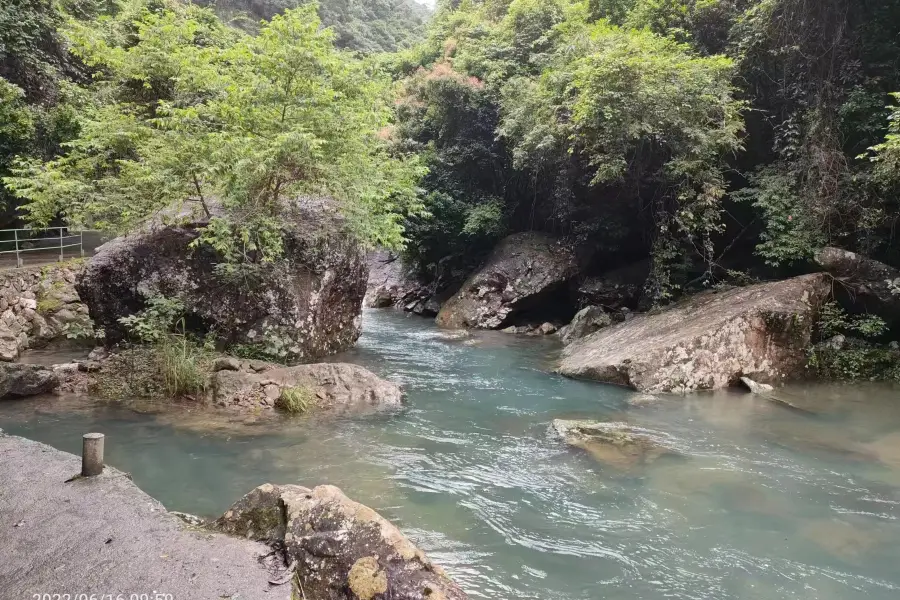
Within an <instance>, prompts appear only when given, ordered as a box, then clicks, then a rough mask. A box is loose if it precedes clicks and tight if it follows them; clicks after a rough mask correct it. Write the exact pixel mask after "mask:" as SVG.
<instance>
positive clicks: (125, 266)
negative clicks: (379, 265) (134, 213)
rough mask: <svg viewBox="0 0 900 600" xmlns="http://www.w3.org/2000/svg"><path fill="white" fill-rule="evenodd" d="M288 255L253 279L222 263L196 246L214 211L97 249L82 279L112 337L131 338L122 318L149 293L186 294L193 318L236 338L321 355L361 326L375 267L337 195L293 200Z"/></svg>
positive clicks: (298, 355) (294, 353) (276, 351)
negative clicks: (222, 268) (226, 271)
mask: <svg viewBox="0 0 900 600" xmlns="http://www.w3.org/2000/svg"><path fill="white" fill-rule="evenodd" d="M283 221H284V223H286V228H287V229H286V231H285V239H284V247H285V253H284V255H283V256H282V257H281V258H280V259H278V260H277V261H275V262H273V263H268V264H260V265H257V266H256V268H255V270H254V272H253V273H252V274H251V276H250V277H249V278H243V277H223V276H222V275H221V274H220V273H218V272H216V265H217V264H218V263H221V262H222V259H221V257H220V256H219V255H218V254H217V253H216V252H215V251H213V250H212V249H211V248H210V247H208V246H202V245H201V246H199V247H197V248H191V247H190V245H191V243H192V242H194V240H196V239H197V238H198V236H199V230H200V229H201V228H202V227H203V226H205V225H206V224H207V223H208V219H207V218H206V217H196V216H194V215H187V216H185V217H184V218H183V219H179V220H178V221H177V222H178V225H161V224H158V223H157V224H154V225H151V226H148V227H147V228H145V229H143V230H140V231H137V232H135V233H132V234H129V235H127V236H124V237H119V238H116V239H114V240H112V241H111V242H108V243H106V244H104V245H103V246H101V247H100V248H98V249H97V253H96V255H95V256H94V257H93V258H92V259H91V260H90V262H89V263H88V265H87V266H86V268H85V270H84V273H83V274H82V276H81V278H80V280H79V282H78V293H79V295H80V296H81V298H82V300H83V301H84V302H85V303H86V304H87V305H88V307H89V309H90V314H91V317H92V318H93V319H94V322H95V324H96V326H97V327H101V328H103V330H104V331H105V332H106V339H107V342H108V343H115V342H117V341H119V340H121V339H123V338H124V337H125V334H126V330H125V328H124V326H123V325H122V324H121V322H120V319H121V318H122V317H126V316H129V315H132V314H134V313H136V312H138V311H140V310H141V309H142V308H144V306H145V303H146V301H147V299H148V298H150V297H153V296H165V297H168V298H176V299H178V300H180V301H181V303H182V304H183V305H184V306H185V307H186V309H187V311H188V314H187V315H186V317H187V318H186V321H185V322H186V323H187V324H188V327H190V328H194V329H199V330H200V333H204V332H206V331H215V332H216V334H217V335H218V336H220V339H224V341H226V342H229V343H242V344H258V345H259V347H260V349H261V350H263V351H264V352H266V353H268V354H271V355H273V356H277V357H280V358H284V359H291V360H298V359H303V360H313V359H316V358H319V357H322V356H326V355H329V354H333V353H335V352H338V351H340V350H344V349H346V348H348V347H349V346H351V345H352V344H353V343H354V342H355V341H356V339H357V338H358V337H359V334H360V324H361V318H360V314H361V307H362V300H363V295H364V294H365V291H366V275H367V268H366V263H365V255H364V253H363V251H362V250H361V248H360V246H359V244H357V242H356V241H355V240H354V239H353V238H352V236H351V235H350V234H349V233H348V232H347V230H346V226H345V224H344V222H343V220H342V219H341V218H340V217H339V216H338V215H337V213H336V212H335V211H334V209H333V208H332V207H331V206H330V204H329V202H327V201H325V200H318V199H309V198H306V199H301V200H299V201H297V202H296V203H295V204H294V205H292V206H291V207H289V208H286V209H285V211H284V216H283Z"/></svg>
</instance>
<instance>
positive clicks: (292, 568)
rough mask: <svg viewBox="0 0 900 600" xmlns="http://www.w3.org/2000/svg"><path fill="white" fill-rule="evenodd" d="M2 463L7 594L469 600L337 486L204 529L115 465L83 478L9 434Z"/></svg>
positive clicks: (69, 459) (271, 488)
mask: <svg viewBox="0 0 900 600" xmlns="http://www.w3.org/2000/svg"><path fill="white" fill-rule="evenodd" d="M0 457H2V460H0V480H2V481H4V482H5V485H4V486H3V489H2V490H0V527H3V529H4V531H6V532H7V534H6V535H5V536H4V543H3V544H2V545H0V582H2V583H3V592H4V594H6V595H5V596H4V597H9V598H18V597H23V598H25V597H29V598H30V597H31V595H32V594H44V593H49V594H56V593H68V594H71V595H72V596H73V597H74V596H75V595H76V594H82V593H85V594H87V595H88V596H90V595H91V594H96V595H97V596H100V595H101V594H102V595H106V594H112V596H113V597H115V596H117V595H119V594H124V595H130V594H138V595H140V594H148V595H149V596H150V597H151V598H152V597H155V596H154V594H162V595H163V596H160V597H162V598H165V599H166V600H175V599H181V598H230V599H232V600H237V599H238V598H240V599H242V600H256V599H258V600H262V599H266V600H271V599H278V598H284V599H285V600H287V599H289V598H297V597H303V598H307V599H308V600H326V599H328V600H387V599H388V598H390V599H391V600H435V599H440V598H443V599H445V600H464V599H465V598H466V597H467V596H466V595H465V593H464V592H462V590H460V589H459V587H458V586H456V585H455V584H454V583H453V582H452V581H451V580H450V579H449V578H448V577H447V576H446V575H445V574H444V572H443V571H442V570H441V569H440V568H439V567H437V566H436V565H434V564H433V563H431V561H429V560H428V558H427V557H426V556H425V555H424V554H423V553H422V551H421V550H419V549H418V548H416V547H415V546H414V545H413V544H412V543H411V542H410V541H409V540H408V539H407V538H406V537H405V536H404V535H403V534H402V533H401V532H400V531H399V530H398V529H397V528H396V527H394V526H393V525H392V524H390V523H389V522H388V521H387V520H385V519H384V518H383V517H381V516H380V515H378V514H377V513H376V512H375V511H373V510H372V509H370V508H368V507H366V506H363V505H361V504H359V503H356V502H354V501H352V500H350V499H349V498H347V497H346V496H345V495H344V494H343V493H342V492H341V491H340V490H339V489H337V488H335V487H333V486H321V487H317V488H315V489H311V490H310V489H307V488H302V487H300V486H275V485H271V484H266V485H264V486H261V487H259V488H257V489H256V490H254V491H253V492H251V493H250V494H248V495H247V496H246V497H245V498H243V499H241V500H240V501H239V502H238V503H236V504H235V505H234V506H233V507H232V508H231V509H230V510H229V511H228V512H226V513H225V514H224V515H222V517H221V518H220V519H218V520H216V521H214V522H210V523H209V524H205V523H204V521H203V520H202V519H199V518H188V519H185V516H184V515H181V516H179V515H176V514H175V513H170V512H168V511H167V510H166V509H165V507H163V506H162V505H161V504H160V503H159V502H157V501H156V500H154V499H153V498H151V497H149V496H148V495H147V494H145V493H144V492H143V491H141V490H140V489H139V488H138V487H137V486H136V485H135V484H134V483H133V482H132V481H131V478H130V477H129V476H128V475H127V474H126V473H122V472H120V471H117V470H115V469H113V468H111V467H106V469H105V470H104V472H103V474H101V475H100V476H97V477H92V478H79V477H76V475H77V473H78V472H79V470H80V461H79V459H78V457H76V456H73V455H71V454H67V453H65V452H60V451H58V450H55V449H53V448H51V447H49V446H46V445H43V444H39V443H37V442H32V441H30V440H26V439H24V438H19V437H14V436H9V435H5V434H3V433H2V432H0ZM188 517H189V516H188ZM311 532H312V533H311ZM36 548H40V552H41V556H42V560H41V561H34V560H33V556H34V551H35V549H36Z"/></svg>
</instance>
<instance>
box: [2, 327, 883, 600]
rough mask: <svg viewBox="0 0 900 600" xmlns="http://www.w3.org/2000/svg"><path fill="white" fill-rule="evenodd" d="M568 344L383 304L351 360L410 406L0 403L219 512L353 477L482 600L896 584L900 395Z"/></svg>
mask: <svg viewBox="0 0 900 600" xmlns="http://www.w3.org/2000/svg"><path fill="white" fill-rule="evenodd" d="M558 352H559V346H558V343H557V342H556V341H555V340H553V339H550V338H527V337H517V336H510V335H507V334H502V333H483V334H480V333H473V334H470V335H457V334H448V333H446V332H442V331H440V330H438V329H436V328H435V327H434V325H433V324H432V323H431V322H429V321H426V320H423V319H420V318H417V317H413V316H408V315H405V314H402V313H398V312H394V311H390V310H388V311H367V312H366V314H365V316H364V334H363V337H362V338H361V339H360V341H359V344H358V347H357V348H356V349H355V350H354V351H352V352H349V353H347V354H345V355H343V356H341V357H340V359H341V360H346V361H352V362H356V363H359V364H362V365H365V366H367V367H368V368H370V369H372V370H373V371H375V372H377V373H378V374H380V375H382V376H384V377H387V378H389V379H392V380H394V381H397V382H398V383H401V384H403V385H404V387H405V389H406V392H407V407H406V408H405V409H404V410H403V411H400V412H395V413H387V414H373V415H366V416H358V417H355V418H339V419H321V418H315V417H275V418H270V417H261V418H259V419H256V420H249V421H234V420H229V419H226V418H223V417H222V416H221V415H218V416H216V415H214V416H213V417H210V415H209V414H208V413H207V412H205V411H197V410H192V409H191V408H190V407H181V408H180V409H179V410H177V411H169V410H165V411H159V410H158V409H154V408H153V407H146V408H145V409H144V412H135V411H134V410H131V409H129V408H126V407H124V406H120V405H117V404H115V403H108V402H99V401H93V400H91V399H88V398H77V397H58V396H54V397H46V398H38V399H28V400H22V401H4V402H2V403H0V428H2V429H3V430H4V431H6V432H8V433H12V434H16V435H22V436H25V437H28V438H31V439H35V440H38V441H41V442H45V443H48V444H50V445H52V446H55V447H57V448H60V449H62V450H66V451H69V452H75V453H77V452H78V451H79V450H80V436H81V434H83V433H86V432H88V431H102V432H104V433H106V435H107V442H106V445H107V462H108V463H110V464H112V465H113V466H115V467H117V468H119V469H121V470H123V471H127V472H130V473H131V474H132V476H133V478H134V481H135V482H136V483H137V484H138V485H139V486H140V487H141V488H142V489H144V490H145V491H146V492H148V493H149V494H150V495H152V496H154V497H155V498H157V499H159V500H160V501H161V502H162V503H163V504H165V505H166V506H167V507H168V508H169V509H170V510H179V511H185V512H191V513H196V514H200V515H204V516H215V515H217V514H219V513H221V512H223V511H224V510H225V509H226V508H227V507H228V506H229V505H230V504H231V503H232V502H233V501H234V500H236V499H237V498H238V497H239V496H240V495H241V494H243V493H245V492H246V491H248V490H250V489H251V488H253V487H254V486H256V485H259V484H261V483H264V482H276V483H298V484H303V485H308V486H313V485H317V484H321V483H331V484H334V485H337V486H339V487H341V488H342V489H343V490H344V491H345V492H346V493H347V494H348V495H349V496H351V497H352V498H354V499H355V500H358V501H360V502H362V503H364V504H367V505H369V506H371V507H373V508H375V509H376V510H378V511H379V512H381V513H382V514H383V515H384V516H386V517H387V518H389V519H391V520H392V521H393V522H395V523H396V524H397V525H398V526H400V527H401V528H402V529H403V531H404V532H405V533H406V534H407V535H409V536H410V537H411V538H412V539H413V540H414V541H415V542H416V543H417V544H419V545H420V546H421V547H422V548H423V549H425V550H426V552H427V553H428V554H429V555H430V556H431V557H432V558H433V559H434V560H435V562H437V563H439V564H442V565H443V566H444V567H445V568H446V569H447V570H448V571H449V572H450V573H451V574H452V575H453V577H454V578H455V579H456V580H457V581H458V582H459V583H460V584H461V585H462V586H463V587H464V588H465V589H466V590H467V591H468V592H469V594H470V595H471V596H472V597H473V598H496V599H509V600H517V599H526V598H534V599H540V600H576V599H579V600H581V599H584V600H587V599H597V600H599V599H601V598H602V599H637V598H641V599H652V600H656V599H663V598H679V599H709V600H713V599H714V600H725V599H738V598H740V599H758V600H776V599H782V598H784V599H810V600H812V599H816V600H848V599H854V598H866V599H876V600H877V599H885V600H887V599H892V600H896V598H898V597H900V571H898V569H897V565H898V564H900V520H898V519H900V389H898V388H897V387H892V386H887V385H860V384H856V385H805V386H792V387H788V388H786V389H784V390H780V391H779V392H778V393H779V394H780V395H781V396H782V397H783V398H785V399H788V400H789V401H790V402H791V403H792V404H794V405H796V406H797V407H800V408H803V409H806V410H790V409H788V408H786V407H785V406H783V405H778V404H775V403H772V402H769V401H767V400H765V399H763V398H759V397H754V396H752V395H750V394H746V393H741V392H724V393H717V394H695V395H691V396H687V397H659V398H648V397H646V396H642V395H640V394H635V393H633V392H630V391H628V390H624V389H620V388H617V387H613V386H606V385H599V384H594V383H589V382H580V381H572V380H568V379H564V378H561V377H558V376H555V375H553V374H551V372H550V371H551V369H552V366H553V361H554V358H555V356H556V355H557V353H558ZM51 358H52V357H51ZM555 418H588V419H600V420H617V421H627V422H629V423H632V424H635V425H638V426H641V427H645V428H648V429H652V430H654V431H655V432H658V434H659V435H661V436H665V437H666V439H667V443H668V444H669V445H670V446H672V447H673V448H675V449H676V450H677V453H675V455H672V456H666V457H662V458H660V459H659V460H656V461H654V462H650V463H648V464H623V463H622V462H617V461H614V460H607V461H600V460H598V459H597V457H594V456H591V455H589V454H588V453H586V452H583V451H580V450H577V449H573V448H569V447H567V446H565V445H564V444H563V443H561V441H560V440H558V439H554V438H553V437H552V436H550V435H548V424H549V423H550V421H551V420H553V419H555Z"/></svg>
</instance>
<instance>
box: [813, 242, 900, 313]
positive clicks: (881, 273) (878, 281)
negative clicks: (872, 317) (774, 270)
mask: <svg viewBox="0 0 900 600" xmlns="http://www.w3.org/2000/svg"><path fill="white" fill-rule="evenodd" d="M815 260H816V263H818V264H819V266H821V267H822V268H823V269H825V270H826V271H828V272H829V273H831V274H832V275H834V276H835V277H836V278H837V279H838V280H840V281H841V283H843V284H844V286H846V287H848V288H849V289H850V292H851V295H852V297H853V300H854V301H855V302H859V303H861V304H862V305H863V306H864V307H865V308H866V309H867V310H869V311H870V312H873V313H877V314H879V315H881V316H883V317H885V318H886V319H888V320H891V321H894V320H897V319H900V270H898V269H895V268H894V267H891V266H890V265H886V264H884V263H882V262H879V261H877V260H874V259H871V258H868V257H866V256H863V255H862V254H857V253H855V252H850V251H849V250H842V249H840V248H832V247H827V248H822V249H821V250H819V251H818V252H816V255H815Z"/></svg>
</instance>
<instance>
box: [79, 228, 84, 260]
mask: <svg viewBox="0 0 900 600" xmlns="http://www.w3.org/2000/svg"><path fill="white" fill-rule="evenodd" d="M78 249H79V250H81V258H84V229H79V230H78Z"/></svg>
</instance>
